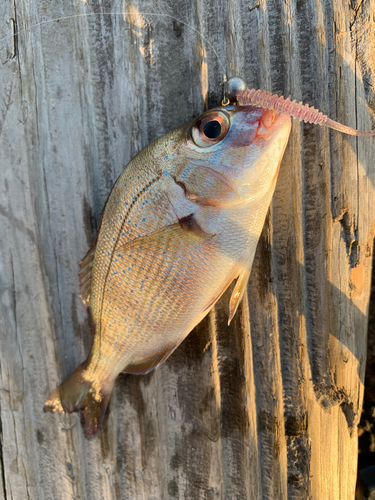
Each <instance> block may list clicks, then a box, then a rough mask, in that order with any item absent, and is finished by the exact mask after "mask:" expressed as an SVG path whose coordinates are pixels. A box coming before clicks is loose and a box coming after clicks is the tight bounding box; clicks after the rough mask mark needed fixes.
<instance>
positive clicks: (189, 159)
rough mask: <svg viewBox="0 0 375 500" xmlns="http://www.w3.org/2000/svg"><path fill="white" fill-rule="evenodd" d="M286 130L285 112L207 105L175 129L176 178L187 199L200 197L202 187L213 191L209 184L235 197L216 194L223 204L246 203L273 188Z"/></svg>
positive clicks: (282, 151)
mask: <svg viewBox="0 0 375 500" xmlns="http://www.w3.org/2000/svg"><path fill="white" fill-rule="evenodd" d="M290 129H291V120H290V118H289V117H288V116H287V115H284V114H281V113H276V112H275V111H273V110H266V109H263V108H259V107H254V106H234V105H231V106H227V107H217V108H214V109H211V110H209V111H207V112H206V113H204V114H203V115H201V116H199V117H198V118H196V119H195V120H192V121H191V122H189V124H187V125H186V126H185V127H182V128H181V129H177V130H178V133H179V134H181V135H184V137H185V138H184V140H181V141H177V142H179V144H180V146H179V148H178V153H179V155H178V156H179V158H180V159H181V158H183V160H182V161H181V160H180V165H179V172H180V177H181V180H182V182H185V184H186V186H187V189H188V193H190V196H191V197H192V199H194V196H195V197H197V198H198V199H200V200H204V199H205V198H204V197H205V194H204V192H203V191H204V189H207V188H208V184H209V185H210V186H211V191H212V190H214V189H215V186H214V184H215V183H216V188H218V189H219V186H220V185H221V186H224V185H227V187H228V189H227V191H228V193H229V191H230V189H232V190H233V191H235V192H236V194H237V195H238V196H229V195H228V196H227V197H225V196H222V197H221V199H222V200H224V201H223V203H224V202H225V199H227V200H228V202H229V200H232V202H235V203H239V202H248V201H251V200H254V199H256V198H259V197H262V196H263V195H264V194H266V193H267V192H269V191H270V190H271V189H272V190H273V189H274V186H275V183H276V180H277V175H278V171H279V167H280V163H281V159H282V157H283V154H284V151H285V148H286V145H287V142H288V138H289V134H290ZM176 132H177V131H176ZM199 169H200V174H199V175H198V174H197V172H198V171H199ZM207 179H208V180H207ZM210 179H211V180H210ZM215 179H216V180H215ZM219 179H221V181H222V183H221V182H220V181H219ZM214 180H215V181H214ZM189 184H190V187H189ZM219 191H220V189H219ZM221 191H222V192H223V193H224V190H223V189H221ZM218 198H220V193H218ZM206 199H208V198H207V196H206ZM210 199H212V195H211V196H210ZM211 201H212V200H211ZM218 203H219V202H218Z"/></svg>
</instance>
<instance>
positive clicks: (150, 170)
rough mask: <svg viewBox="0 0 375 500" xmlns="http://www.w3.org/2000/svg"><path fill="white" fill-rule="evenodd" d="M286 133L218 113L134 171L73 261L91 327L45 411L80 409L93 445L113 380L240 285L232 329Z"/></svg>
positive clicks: (157, 145) (148, 364) (154, 358)
mask: <svg viewBox="0 0 375 500" xmlns="http://www.w3.org/2000/svg"><path fill="white" fill-rule="evenodd" d="M290 129H291V120H290V117H289V116H287V115H286V114H283V113H278V112H275V111H274V110H268V109H264V108H261V107H255V106H253V105H251V106H246V105H244V106H237V105H235V104H230V105H228V106H219V107H216V108H213V109H211V110H209V111H207V112H205V113H203V114H202V115H201V116H199V117H198V118H195V119H193V120H190V121H189V122H188V123H186V124H184V125H182V126H181V127H179V128H177V129H175V130H173V131H171V132H168V133H167V134H165V135H163V136H161V137H160V138H158V139H156V140H154V141H153V142H151V143H150V144H149V145H148V146H146V147H145V148H144V149H142V150H141V151H140V152H139V153H138V154H137V155H136V156H135V157H134V158H133V159H132V160H131V161H130V163H129V164H128V165H127V166H126V168H125V169H124V171H123V173H122V174H121V175H120V177H119V178H118V179H117V181H116V183H115V185H114V187H113V189H112V191H111V194H110V196H109V198H108V200H107V202H106V204H105V208H104V211H103V215H102V219H101V222H100V225H99V226H100V227H99V229H98V234H97V237H96V239H95V241H94V244H93V246H92V248H90V250H89V251H88V253H87V255H86V256H85V257H84V258H83V259H82V261H81V262H80V272H79V275H80V291H81V298H82V301H83V303H84V305H85V306H86V308H87V309H88V311H89V315H90V318H91V323H92V325H93V329H94V338H93V344H92V348H91V351H90V354H89V355H88V358H87V359H86V361H84V362H83V363H82V364H81V365H80V366H78V368H76V370H75V371H74V372H73V373H72V374H71V375H70V376H69V377H68V378H67V379H66V380H65V381H64V382H62V384H61V385H59V386H58V387H57V388H56V389H55V390H54V391H52V393H51V394H50V396H49V397H48V398H47V400H46V403H45V406H44V411H45V412H66V413H71V412H75V411H82V417H81V423H82V427H83V432H84V435H85V437H86V438H88V439H90V438H92V437H93V436H95V435H96V434H97V432H98V431H99V430H100V427H101V425H102V422H103V419H104V416H105V413H106V409H107V406H108V402H109V398H110V394H111V392H112V389H113V386H114V383H115V380H116V378H117V376H118V375H119V374H120V373H122V372H125V373H132V374H146V373H148V372H150V371H151V370H153V369H154V368H155V367H157V366H158V365H160V364H161V363H163V362H164V361H165V360H166V359H167V358H168V357H169V356H170V355H171V354H172V352H173V351H174V350H175V349H176V348H177V347H178V346H179V345H180V343H181V342H182V341H183V340H184V339H185V337H186V336H187V335H188V334H189V332H190V331H191V330H192V329H193V328H194V327H195V326H196V325H197V324H198V323H199V322H200V321H201V320H202V319H203V318H204V317H205V316H206V315H207V314H208V312H209V311H210V310H211V308H212V307H213V306H214V305H215V304H216V302H217V301H218V300H219V298H220V297H221V295H222V294H223V293H224V292H225V290H226V289H227V288H228V287H229V285H230V284H231V283H232V281H233V280H235V279H237V281H236V284H235V286H234V290H233V293H232V295H231V298H230V302H229V317H228V322H230V321H231V320H232V318H233V316H234V314H235V312H236V310H237V308H238V305H239V303H240V301H241V299H242V297H243V294H244V292H245V290H246V285H247V281H248V278H249V275H250V271H251V266H252V262H253V259H254V254H255V250H256V246H257V242H258V240H259V237H260V234H261V231H262V228H263V225H264V221H265V217H266V214H267V211H268V208H269V205H270V202H271V198H272V195H273V192H274V189H275V185H276V181H277V176H278V172H279V168H280V163H281V160H282V157H283V154H284V151H285V148H286V145H287V142H288V138H289V134H290Z"/></svg>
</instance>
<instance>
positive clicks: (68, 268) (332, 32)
mask: <svg viewBox="0 0 375 500" xmlns="http://www.w3.org/2000/svg"><path fill="white" fill-rule="evenodd" d="M101 12H106V13H108V12H117V13H121V12H125V13H126V15H124V16H122V15H112V16H108V15H102V14H101ZM140 12H156V13H158V14H160V13H168V14H170V15H172V16H175V17H177V18H178V19H181V20H184V21H185V22H186V23H188V24H189V25H191V26H192V27H194V29H196V30H199V31H200V32H201V33H202V34H203V35H204V36H205V37H206V39H207V40H209V41H210V43H211V44H212V45H213V47H214V48H215V50H216V51H217V53H218V55H219V57H220V59H221V60H222V61H223V63H224V65H225V67H226V68H227V71H228V74H229V76H231V75H234V74H239V75H241V76H242V77H243V78H244V79H245V80H246V81H247V83H248V84H249V86H250V87H258V88H264V89H266V90H268V91H272V92H277V93H280V94H283V95H284V96H285V97H292V98H295V99H297V100H303V101H304V102H307V103H308V104H311V105H314V106H315V107H318V108H319V109H320V110H321V111H323V112H325V113H326V114H328V115H329V116H330V117H331V118H332V119H334V120H338V121H340V122H343V123H345V124H348V125H349V126H352V127H355V128H360V129H371V128H373V127H374V126H375V121H374V112H375V99H374V93H373V85H374V71H375V51H374V46H375V19H374V14H373V13H374V12H375V0H363V1H362V0H353V1H352V2H350V4H349V3H348V2H344V1H340V0H304V1H301V0H260V1H259V2H256V1H255V0H254V1H251V2H245V1H241V0H230V1H229V2H224V1H213V0H207V1H205V2H203V1H201V0H197V1H196V2H194V3H189V2H183V1H182V0H176V1H175V2H162V3H160V2H152V1H146V0H141V1H140V2H138V3H129V2H126V3H125V2H124V3H123V2H120V1H113V2H112V1H109V0H103V1H102V2H92V1H90V0H86V1H81V0H75V1H74V2H70V3H69V5H68V3H66V2H63V0H56V1H54V2H47V1H45V0H38V1H37V0H5V1H3V2H1V4H0V38H1V41H0V60H1V65H0V234H1V239H0V291H1V293H0V297H1V298H0V320H1V322H0V342H1V349H0V389H1V391H0V405H1V406H0V410H1V413H0V415H1V433H2V440H1V455H0V458H1V474H0V499H1V500H6V499H11V498H12V499H17V500H21V499H31V500H34V499H53V500H58V499H64V500H65V499H70V498H74V499H77V500H78V499H90V500H95V499H131V500H135V499H148V500H152V499H154V500H157V499H161V498H162V499H169V498H170V499H174V498H181V499H194V500H196V499H208V500H213V499H241V500H242V499H251V500H253V499H255V500H256V499H280V500H284V499H291V500H297V499H298V500H299V499H307V498H308V499H311V500H322V499H324V500H330V499H332V500H333V499H334V500H349V499H350V500H353V498H354V491H355V482H356V463H357V456H356V453H357V424H358V422H359V416H360V412H361V405H362V397H363V380H364V366H365V359H366V330H367V316H368V303H369V292H370V280H371V261H372V258H371V256H372V246H373V238H374V231H375V222H374V221H375V203H374V201H375V198H374V182H375V169H374V158H375V145H374V141H373V140H372V139H366V138H355V137H349V136H343V135H340V134H339V133H336V132H332V131H328V130H327V129H321V128H319V127H316V126H311V125H303V124H300V123H297V122H294V123H293V128H292V134H291V138H290V141H289V144H288V147H287V150H286V153H285V157H284V160H283V162H282V166H281V169H280V175H279V180H278V185H277V188H276V192H275V195H274V198H273V201H272V205H271V208H270V212H269V216H268V217H267V221H266V224H265V227H264V231H263V233H262V236H261V239H260V241H259V246H258V250H257V255H256V259H255V262H254V265H253V270H252V274H251V278H250V283H249V287H248V294H247V296H246V297H245V299H244V300H243V303H242V304H241V306H240V308H239V311H238V313H237V315H236V317H235V319H234V320H233V322H232V323H231V325H230V327H228V326H227V314H228V301H229V297H230V292H231V290H229V291H228V292H227V293H226V294H225V295H224V296H223V297H222V298H221V300H220V302H219V303H218V305H217V307H216V308H215V310H214V311H212V312H211V313H210V315H209V316H208V317H207V318H206V319H204V320H203V321H202V323H201V324H200V325H198V327H197V328H196V329H195V330H194V331H193V332H192V333H191V334H190V335H189V337H188V338H187V339H186V341H185V342H184V343H183V344H182V345H181V346H180V348H179V349H178V350H177V351H176V352H175V353H174V354H173V355H172V356H171V357H170V358H169V360H168V361H167V362H166V363H165V364H164V365H162V366H161V367H160V368H158V369H157V370H155V371H154V372H153V373H151V374H149V375H147V376H144V377H136V376H125V375H123V376H120V377H119V379H118V381H117V384H116V387H115V390H114V394H113V396H112V399H111V403H110V410H109V414H108V417H107V418H106V420H105V423H104V428H103V430H102V431H101V433H100V435H99V437H98V438H97V439H94V440H93V441H91V442H87V441H86V440H85V439H84V438H83V435H82V432H81V429H80V425H79V416H78V415H72V416H65V415H57V414H55V415H50V414H43V413H42V408H43V403H44V400H45V398H46V396H47V395H48V394H49V392H50V391H51V390H52V389H53V388H54V387H55V386H56V385H57V384H58V383H59V382H60V381H61V380H62V379H63V378H65V377H66V376H67V375H68V374H69V373H70V372H71V371H72V370H73V369H74V368H75V367H76V366H77V365H78V364H79V363H80V362H81V361H82V360H83V359H84V358H85V357H86V355H87V353H88V350H89V346H90V342H91V338H90V333H89V328H88V323H87V319H86V314H85V310H84V308H83V306H82V304H81V301H80V298H79V296H78V278H77V271H78V266H77V262H78V261H79V260H80V259H81V258H82V257H83V255H84V254H85V253H86V251H87V248H88V247H89V245H90V244H91V241H92V239H93V237H94V232H95V228H96V225H97V222H98V219H99V216H100V213H101V210H102V208H103V205H104V203H105V200H106V198H107V196H108V194H109V192H110V190H111V187H112V185H113V183H114V182H115V180H116V178H117V177H118V175H119V174H120V173H121V172H122V170H123V168H124V167H125V165H126V164H127V162H128V161H129V160H130V159H131V157H132V156H133V155H134V154H135V153H136V152H138V151H139V150H140V149H141V148H142V147H144V146H145V145H146V144H147V143H148V142H150V141H151V140H153V139H154V138H156V137H158V136H159V135H161V134H163V133H164V132H166V131H168V130H170V129H172V128H174V127H175V126H177V125H180V124H182V123H183V122H185V121H186V120H188V119H189V118H191V117H193V116H196V115H198V114H199V113H201V112H202V111H203V110H204V109H205V107H206V106H210V107H211V106H214V105H217V104H219V103H220V101H221V87H220V85H219V82H220V80H221V78H222V69H221V67H220V64H219V62H218V60H217V58H216V57H215V55H214V54H213V51H212V50H211V49H210V47H209V45H208V44H207V42H206V40H204V39H202V38H201V37H200V36H199V35H198V34H197V32H196V31H194V30H192V29H190V28H188V27H187V26H186V25H183V24H181V23H180V22H179V21H176V20H172V19H171V18H170V17H166V18H162V17H152V16H148V15H142V14H140ZM94 13H95V14H97V15H95V16H94V15H91V14H94ZM83 14H90V16H86V17H84V16H82V15H83ZM75 15H79V16H80V17H74V18H69V19H61V20H60V21H58V22H53V23H49V22H47V23H45V24H42V25H39V26H36V27H35V25H36V24H38V23H40V22H44V21H49V20H51V19H54V18H62V17H66V16H75ZM14 26H16V27H18V29H21V30H24V29H26V31H21V33H20V34H19V35H18V37H16V38H15V39H13V38H11V37H10V35H11V34H12V30H13V29H14ZM33 26H34V27H33ZM30 27H32V29H30V30H29V28H30ZM197 293H199V291H197Z"/></svg>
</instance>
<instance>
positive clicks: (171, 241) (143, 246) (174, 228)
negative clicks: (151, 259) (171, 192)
mask: <svg viewBox="0 0 375 500" xmlns="http://www.w3.org/2000/svg"><path fill="white" fill-rule="evenodd" d="M213 236H215V235H214V234H210V233H207V232H206V231H204V230H203V229H202V228H201V226H200V225H199V223H198V221H197V220H196V218H195V216H194V214H189V215H187V216H186V217H183V218H181V219H179V221H178V222H177V223H176V224H172V225H170V226H166V227H163V228H161V229H158V230H157V231H154V232H152V233H150V234H148V235H147V236H142V237H140V238H136V239H135V240H132V241H130V242H128V243H125V245H122V246H121V247H119V248H117V249H116V250H115V254H116V255H117V254H127V253H128V252H129V251H130V250H131V251H134V250H137V251H142V250H143V251H144V252H145V251H146V250H147V252H150V250H154V251H163V252H167V251H168V250H172V249H175V248H176V249H177V248H178V247H180V248H181V246H182V245H184V247H186V245H187V244H194V243H196V242H199V241H202V240H204V239H207V238H212V237H213Z"/></svg>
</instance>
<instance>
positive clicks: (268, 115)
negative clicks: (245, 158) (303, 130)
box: [255, 109, 290, 139]
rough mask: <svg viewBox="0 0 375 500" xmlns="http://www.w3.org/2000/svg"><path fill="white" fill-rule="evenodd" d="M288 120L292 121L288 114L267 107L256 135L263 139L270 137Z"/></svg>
mask: <svg viewBox="0 0 375 500" xmlns="http://www.w3.org/2000/svg"><path fill="white" fill-rule="evenodd" d="M288 122H290V118H289V116H288V115H285V114H284V113H276V111H275V110H274V109H265V110H264V112H263V115H262V117H261V119H260V121H259V126H258V129H257V131H256V134H255V136H256V137H261V138H262V139H269V138H270V137H271V136H272V135H273V134H274V133H275V132H276V131H277V130H278V129H279V128H281V127H282V126H283V125H285V124H286V123H288Z"/></svg>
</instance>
